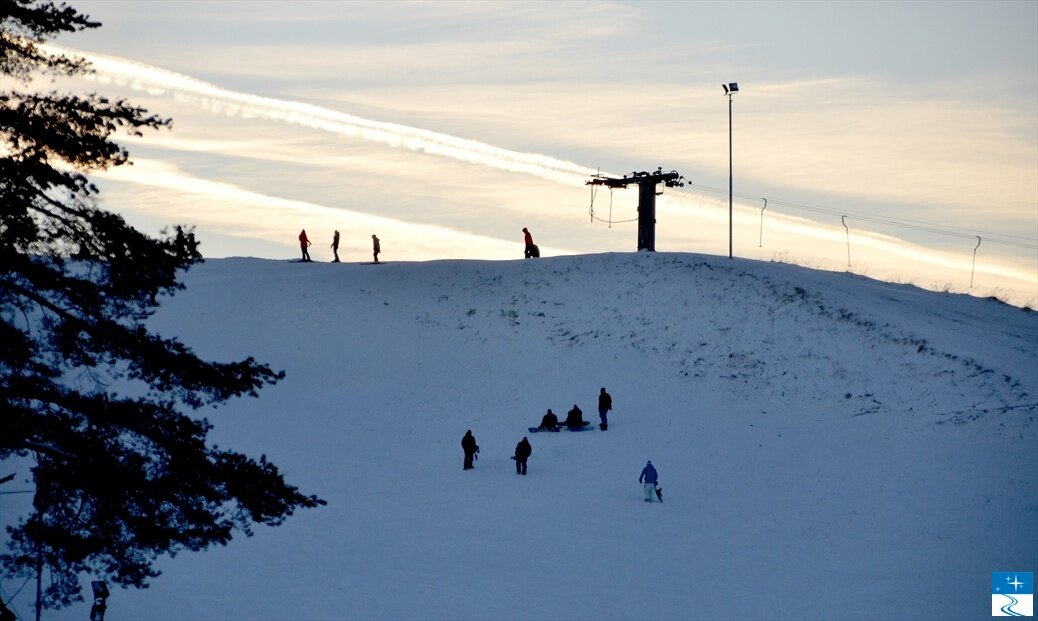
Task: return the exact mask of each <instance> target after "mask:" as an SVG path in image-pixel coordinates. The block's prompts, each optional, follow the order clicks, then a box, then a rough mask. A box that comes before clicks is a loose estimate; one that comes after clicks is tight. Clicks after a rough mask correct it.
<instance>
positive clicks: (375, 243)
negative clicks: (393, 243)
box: [371, 235, 382, 263]
mask: <svg viewBox="0 0 1038 621" xmlns="http://www.w3.org/2000/svg"><path fill="white" fill-rule="evenodd" d="M371 250H372V252H373V253H374V255H375V263H378V253H380V252H382V247H381V246H380V245H379V243H378V237H375V236H374V235H372V236H371Z"/></svg>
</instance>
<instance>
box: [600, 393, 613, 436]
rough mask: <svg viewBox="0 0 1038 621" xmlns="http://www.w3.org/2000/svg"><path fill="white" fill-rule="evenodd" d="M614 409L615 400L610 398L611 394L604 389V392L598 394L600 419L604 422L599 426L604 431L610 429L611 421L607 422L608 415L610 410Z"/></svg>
mask: <svg viewBox="0 0 1038 621" xmlns="http://www.w3.org/2000/svg"><path fill="white" fill-rule="evenodd" d="M611 409H613V398H612V397H610V396H609V393H607V392H606V391H605V388H603V389H602V392H600V393H598V418H600V419H602V422H601V423H600V424H599V425H598V428H599V429H601V430H602V431H605V430H606V429H609V421H608V420H606V414H608V413H609V410H611Z"/></svg>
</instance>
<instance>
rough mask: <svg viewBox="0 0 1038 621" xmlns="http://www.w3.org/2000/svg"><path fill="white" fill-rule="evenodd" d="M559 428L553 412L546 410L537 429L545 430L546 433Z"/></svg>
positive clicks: (557, 418)
mask: <svg viewBox="0 0 1038 621" xmlns="http://www.w3.org/2000/svg"><path fill="white" fill-rule="evenodd" d="M558 426H559V417H558V416H555V412H552V411H551V408H548V413H547V414H545V415H544V418H542V419H541V424H540V426H539V427H538V429H547V430H548V431H554V429H555V428H556V427H558Z"/></svg>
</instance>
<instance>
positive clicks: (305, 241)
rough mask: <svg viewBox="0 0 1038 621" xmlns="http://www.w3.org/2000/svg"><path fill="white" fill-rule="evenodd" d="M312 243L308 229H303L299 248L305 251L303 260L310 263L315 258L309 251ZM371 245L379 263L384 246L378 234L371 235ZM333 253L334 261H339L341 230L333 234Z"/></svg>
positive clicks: (376, 261)
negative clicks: (312, 257)
mask: <svg viewBox="0 0 1038 621" xmlns="http://www.w3.org/2000/svg"><path fill="white" fill-rule="evenodd" d="M312 245H313V244H311V243H310V239H309V238H308V237H307V236H306V229H303V230H302V231H301V232H300V233H299V249H300V250H302V251H303V259H302V260H303V262H306V263H308V262H310V261H312V260H313V259H311V258H310V251H309V248H310V246H312ZM371 247H372V251H373V253H374V257H375V260H374V262H375V263H378V254H379V253H380V252H382V248H381V246H380V244H379V239H378V237H377V236H376V235H372V236H371ZM332 255H333V256H334V257H335V258H334V259H332V263H339V231H335V234H334V235H332Z"/></svg>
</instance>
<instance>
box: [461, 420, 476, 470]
mask: <svg viewBox="0 0 1038 621" xmlns="http://www.w3.org/2000/svg"><path fill="white" fill-rule="evenodd" d="M461 450H463V451H465V466H464V468H462V470H472V460H473V459H474V458H475V457H476V454H478V453H479V445H478V444H476V438H475V436H473V435H472V430H471V429H469V430H468V431H466V432H465V436H464V437H462V438H461Z"/></svg>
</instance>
